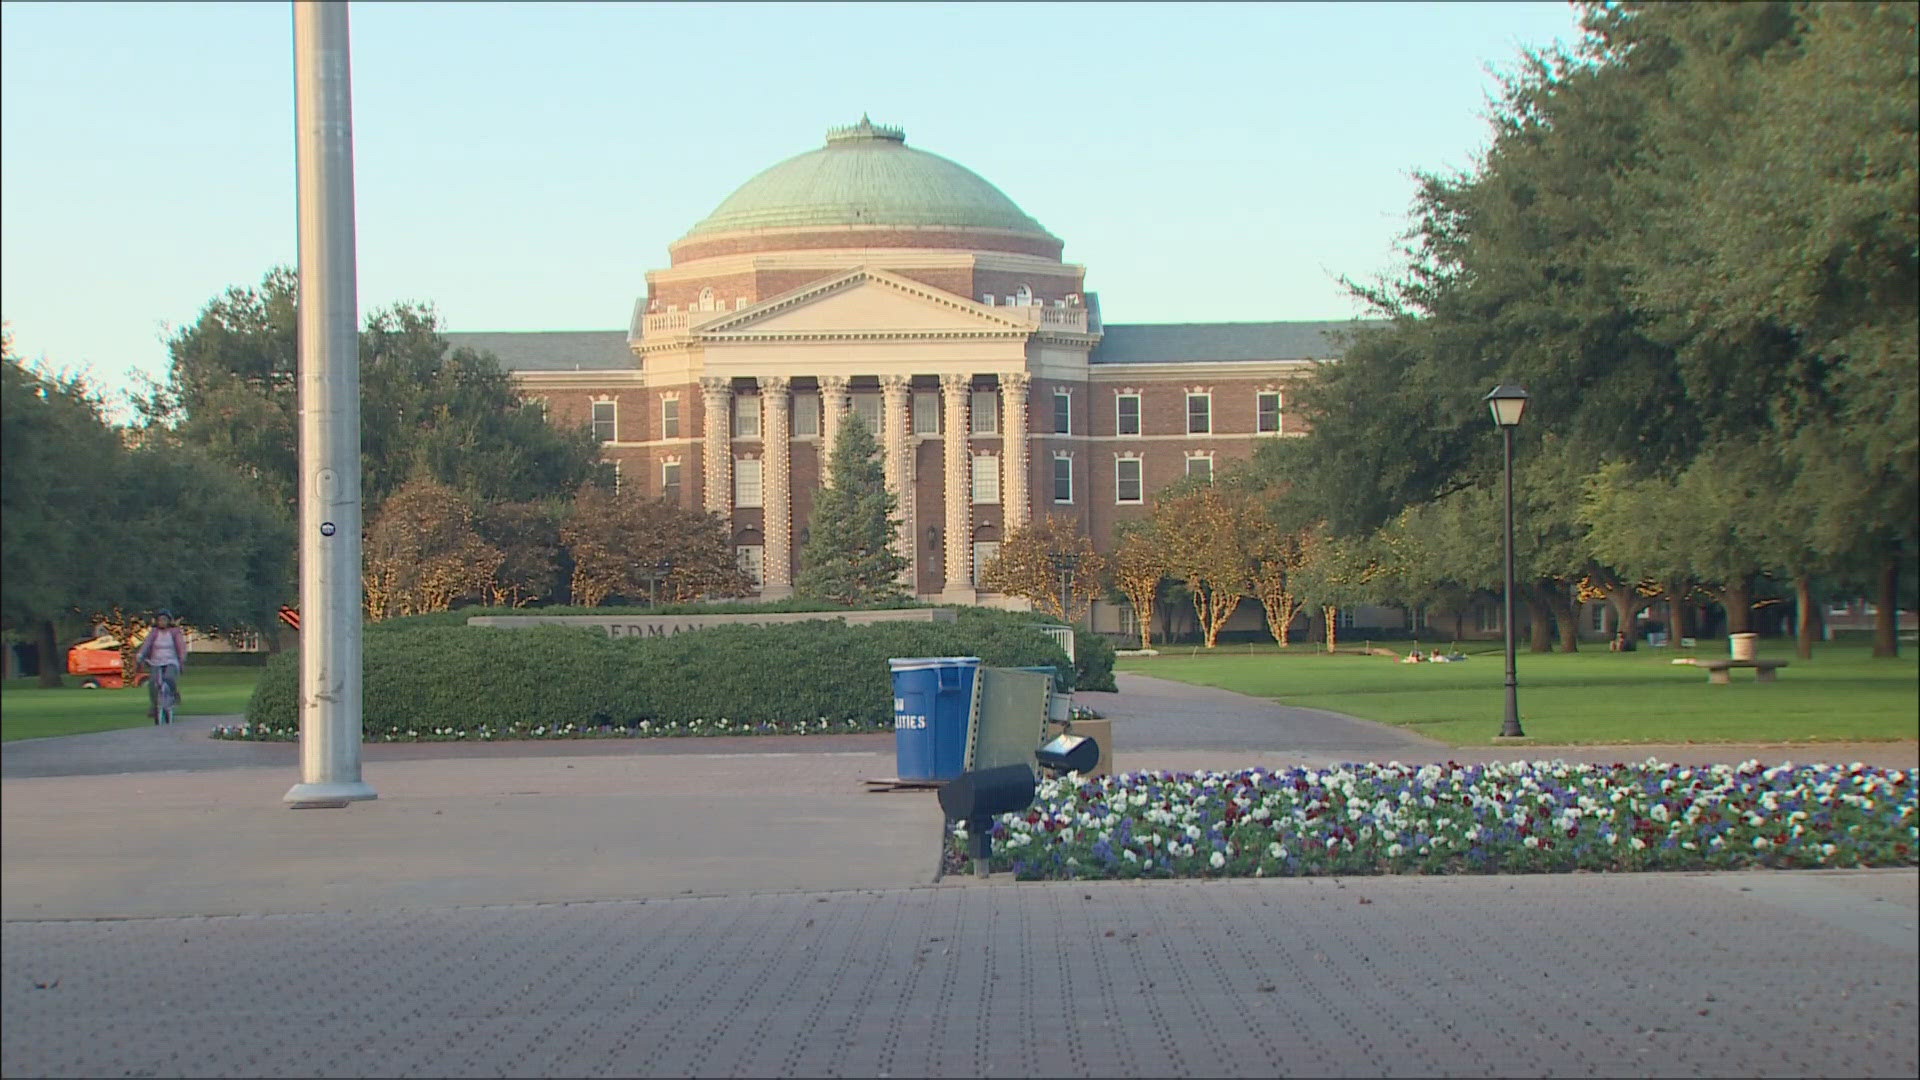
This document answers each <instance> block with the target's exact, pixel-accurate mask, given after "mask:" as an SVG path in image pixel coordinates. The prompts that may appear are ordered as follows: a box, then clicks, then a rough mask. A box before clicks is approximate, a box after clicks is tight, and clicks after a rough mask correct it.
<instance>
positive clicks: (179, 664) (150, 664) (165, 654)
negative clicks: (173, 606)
mask: <svg viewBox="0 0 1920 1080" xmlns="http://www.w3.org/2000/svg"><path fill="white" fill-rule="evenodd" d="M133 662H134V663H136V664H145V665H146V666H147V670H148V671H149V672H151V673H152V674H151V675H150V676H149V678H148V679H147V699H148V700H149V701H150V702H152V708H151V709H150V710H149V713H148V715H150V716H152V717H153V722H154V723H156V724H165V723H171V722H172V720H173V710H174V709H175V708H177V707H179V705H180V669H181V668H183V667H185V666H186V663H187V634H186V631H184V630H182V629H180V628H179V627H178V626H175V625H173V613H172V612H170V611H160V612H156V613H154V616H153V629H152V630H149V631H147V639H146V640H145V641H142V642H141V643H140V649H139V651H137V652H135V653H134V654H133Z"/></svg>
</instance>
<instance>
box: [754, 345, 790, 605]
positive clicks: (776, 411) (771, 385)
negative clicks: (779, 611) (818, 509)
mask: <svg viewBox="0 0 1920 1080" xmlns="http://www.w3.org/2000/svg"><path fill="white" fill-rule="evenodd" d="M788 385H789V384H788V381H787V379H786V377H785V376H781V375H763V376H761V377H760V413H761V416H760V422H761V425H762V428H761V431H762V435H763V445H764V446H765V448H766V449H765V452H764V453H763V454H762V455H761V460H762V463H763V464H762V469H763V471H764V475H763V478H762V483H764V484H765V485H766V489H765V491H764V492H762V494H763V495H764V496H765V498H763V499H762V500H761V503H762V505H764V506H765V507H766V509H765V510H763V511H762V516H763V517H764V518H765V522H764V524H765V528H764V530H763V531H764V532H765V534H766V538H767V539H766V545H767V546H766V584H764V585H763V586H761V589H760V595H761V596H762V597H765V598H766V599H769V600H771V599H776V598H779V597H782V596H789V595H792V593H793V457H792V454H791V453H790V450H791V446H790V445H789V442H788V439H789V438H790V436H791V435H792V433H793V425H792V423H791V421H790V419H789V418H790V417H791V416H792V414H793V412H792V410H793V406H792V398H791V397H789V396H788V393H787V388H788Z"/></svg>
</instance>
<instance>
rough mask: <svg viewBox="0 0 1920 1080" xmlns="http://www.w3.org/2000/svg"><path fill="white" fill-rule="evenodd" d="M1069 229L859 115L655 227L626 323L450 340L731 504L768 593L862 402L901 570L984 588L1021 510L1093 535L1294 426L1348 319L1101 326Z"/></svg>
mask: <svg viewBox="0 0 1920 1080" xmlns="http://www.w3.org/2000/svg"><path fill="white" fill-rule="evenodd" d="M1062 251H1063V245H1062V242H1061V241H1060V240H1059V239H1058V238H1056V237H1054V236H1053V235H1052V234H1050V233H1048V232H1047V230H1046V229H1045V228H1043V227H1042V226H1041V225H1040V224H1039V223H1038V222H1036V221H1034V220H1033V219H1032V218H1031V217H1028V216H1027V215H1026V214H1025V213H1024V212H1022V211H1021V210H1020V208H1019V207H1018V206H1016V205H1014V203H1013V201H1012V200H1010V199H1008V198H1007V197H1006V196H1005V195H1003V194H1002V193H1001V192H1000V191H999V190H998V189H997V188H995V187H994V186H993V185H991V184H989V183H988V182H987V181H985V180H983V179H982V178H980V177H979V176H977V175H975V174H974V173H972V172H970V171H968V170H967V169H965V168H963V167H961V166H960V165H957V164H955V163H954V162H951V161H948V160H947V159H945V158H942V157H939V156H937V155H934V154H930V153H927V152H925V151H922V150H918V149H914V148H911V147H909V146H908V145H907V144H906V140H905V138H904V135H903V133H902V132H901V131H899V130H898V129H894V128H888V127H882V126H878V125H875V124H873V123H871V122H869V121H867V120H866V119H864V118H863V119H862V120H861V122H860V123H859V124H856V125H853V126H850V127H845V128H837V129H834V130H832V131H830V132H829V133H828V136H827V141H826V145H825V146H824V147H821V148H819V149H815V150H812V151H809V152H807V153H803V154H800V155H798V156H796V157H793V158H789V159H788V160H786V161H783V162H781V163H779V164H777V165H774V166H773V167H772V168H769V169H767V170H766V171H764V172H762V173H760V174H759V175H757V176H755V177H753V178H752V179H751V180H748V181H747V182H746V183H745V184H744V185H742V186H741V187H740V188H739V189H738V190H737V191H735V192H734V193H733V194H732V195H730V196H728V197H727V198H726V200H725V201H723V202H722V203H721V204H720V205H719V207H718V208H717V209H715V210H714V212H713V213H712V214H710V215H708V216H707V217H706V218H705V219H704V220H702V221H700V222H699V223H697V224H696V225H694V226H693V228H692V229H690V230H689V231H688V232H687V234H686V235H685V236H682V237H681V238H680V239H679V240H677V241H675V242H674V243H672V244H671V245H669V247H668V255H669V265H668V266H667V267H666V268H664V269H659V270H654V271H651V272H649V273H648V274H647V294H646V295H645V296H644V297H641V298H640V299H639V300H638V301H637V302H636V303H635V304H634V308H633V312H632V318H631V320H630V322H629V325H628V329H627V330H626V331H625V332H621V331H608V332H552V333H452V334H448V335H447V337H448V338H449V339H451V340H452V341H453V343H454V344H456V345H465V346H469V347H473V348H476V349H484V350H487V351H491V352H493V353H494V354H495V355H497V356H498V357H499V358H500V360H501V363H502V365H503V366H504V367H505V368H506V369H507V370H508V371H509V372H510V373H511V374H512V375H513V377H514V379H515V381H516V382H517V384H518V385H519V386H520V387H521V389H522V391H523V392H524V393H525V394H526V395H527V396H529V397H531V398H537V399H541V400H543V401H544V403H545V406H546V409H547V413H548V416H549V417H550V418H551V419H553V420H554V421H555V422H559V423H568V424H586V423H590V424H592V425H593V428H594V430H595V432H596V434H597V435H598V436H599V438H600V439H601V442H602V444H603V446H604V447H605V453H606V457H607V458H608V460H610V461H612V462H615V463H616V465H617V467H618V470H619V477H620V483H621V484H622V486H623V487H625V486H629V485H631V486H637V487H639V488H640V489H641V490H642V491H644V492H646V493H647V494H649V495H664V496H665V497H667V498H669V499H673V500H675V501H677V502H679V503H681V504H683V505H687V506H698V507H704V508H705V509H707V510H710V511H712V512H714V513H716V514H719V515H720V516H721V517H723V518H724V519H725V520H726V521H727V523H728V527H729V530H730V531H731V533H732V535H733V537H734V541H735V544H736V546H737V548H738V549H739V552H740V557H741V560H742V563H743V565H745V566H747V567H748V569H749V570H750V571H751V572H752V573H753V575H754V577H755V578H756V579H757V580H758V581H760V582H761V589H762V595H764V596H767V597H769V598H772V597H778V596H783V595H786V594H788V593H790V592H791V591H792V583H793V578H794V575H795V573H796V572H797V571H798V569H799V556H800V551H801V549H802V547H803V546H804V544H805V540H806V535H807V521H808V516H809V514H810V512H811V508H812V503H813V495H814V492H815V490H816V489H817V488H818V487H819V485H820V482H821V474H822V472H823V466H824V463H825V462H826V460H827V458H828V455H829V454H830V453H831V448H832V446H833V442H834V438H835V436H836V434H837V432H838V430H839V428H840V420H841V417H842V416H843V415H845V414H846V413H848V412H849V411H851V412H854V413H858V414H859V415H861V416H862V417H863V418H864V419H865V420H866V421H867V423H868V425H869V426H870V427H871V428H872V429H873V430H874V432H875V434H876V435H877V436H878V438H879V441H880V444H881V447H882V449H883V451H884V454H885V459H886V475H887V481H888V484H889V486H890V487H892V489H893V490H894V491H895V492H896V493H897V494H898V495H899V496H900V507H901V510H900V512H901V516H902V518H903V520H904V524H903V526H902V528H901V534H900V538H899V543H900V548H901V551H902V552H904V553H910V554H911V556H912V569H911V570H910V574H911V580H912V586H913V591H914V592H915V593H916V594H917V595H918V596H920V597H922V598H926V599H935V600H942V601H948V602H984V603H993V602H996V600H997V599H998V598H997V597H995V596H994V595H992V594H986V593H982V592H981V590H980V589H979V588H978V586H977V585H976V582H977V580H978V576H979V572H980V569H981V568H982V567H983V566H984V564H985V562H986V561H987V560H988V559H989V558H991V556H992V555H993V553H994V552H995V551H996V550H997V547H998V544H999V542H1000V540H1001V539H1002V538H1003V537H1004V536H1005V535H1006V534H1007V532H1008V531H1009V530H1011V529H1014V528H1016V527H1018V526H1019V525H1021V524H1022V523H1024V522H1026V521H1028V520H1031V519H1032V518H1033V517H1034V516H1036V515H1040V514H1068V515H1071V516H1073V517H1074V518H1076V519H1077V520H1078V521H1079V523H1080V525H1081V527H1082V528H1083V529H1085V530H1086V531H1087V533H1088V535H1090V536H1091V537H1093V538H1094V540H1095V542H1096V543H1097V544H1099V545H1100V546H1101V547H1103V548H1104V547H1107V546H1108V545H1110V544H1111V542H1112V535H1113V526H1114V524H1115V523H1116V522H1119V521H1122V520H1125V519H1128V518H1131V517H1137V516H1140V515H1143V514H1145V513H1146V512H1147V511H1148V508H1149V507H1150V505H1151V502H1152V499H1153V495H1154V492H1155V491H1156V490H1158V489H1160V488H1162V487H1164V486H1165V485H1167V484H1168V483H1171V482H1172V481H1174V480H1176V479H1179V478H1181V477H1183V476H1187V475H1191V474H1194V473H1211V471H1212V470H1213V469H1214V468H1216V467H1217V466H1220V465H1224V464H1225V463H1226V462H1227V461H1229V460H1232V459H1235V458H1245V457H1247V456H1249V455H1250V454H1251V453H1252V452H1253V449H1254V447H1255V446H1256V445H1257V443H1258V441H1259V440H1261V439H1271V438H1285V437H1287V436H1289V435H1297V434H1300V431H1299V429H1298V423H1297V421H1295V420H1294V419H1293V418H1292V417H1290V416H1289V415H1288V412H1287V398H1288V390H1289V387H1290V386H1291V385H1292V384H1293V383H1294V381H1295V380H1297V379H1299V378H1300V377H1301V376H1303V375H1304V374H1306V373H1307V372H1309V371H1310V370H1312V368H1313V367H1314V366H1315V365H1316V364H1318V363H1321V362H1324V361H1327V360H1330V359H1333V358H1334V357H1336V356H1337V355H1338V350H1339V345H1338V340H1339V332H1340V331H1341V330H1343V329H1345V328H1346V327H1347V326H1348V324H1346V323H1328V322H1292V323H1286V322H1280V323H1276V322H1260V323H1206V324H1180V325H1147V324H1128V323H1110V322H1107V321H1105V320H1104V319H1103V318H1102V313H1101V310H1100V304H1099V299H1098V296H1097V295H1096V294H1095V293H1093V292H1091V291H1089V290H1088V289H1087V287H1086V269H1085V268H1084V267H1082V266H1079V265H1076V264H1073V263H1069V262H1064V261H1062V258H1061V256H1062ZM1123 615H1124V613H1122V612H1115V611H1107V610H1102V611H1100V612H1099V613H1097V616H1096V620H1097V623H1098V624H1099V625H1100V628H1101V629H1109V630H1118V629H1120V628H1121V623H1122V621H1123ZM1249 615H1251V616H1253V617H1254V618H1255V619H1256V621H1254V622H1253V623H1251V624H1250V625H1252V626H1258V622H1257V608H1254V609H1253V610H1252V611H1250V612H1249Z"/></svg>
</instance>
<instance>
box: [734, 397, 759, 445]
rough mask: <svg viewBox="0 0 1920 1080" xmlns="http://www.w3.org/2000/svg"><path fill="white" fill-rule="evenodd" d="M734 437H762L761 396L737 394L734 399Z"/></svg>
mask: <svg viewBox="0 0 1920 1080" xmlns="http://www.w3.org/2000/svg"><path fill="white" fill-rule="evenodd" d="M733 437H734V438H736V439H757V438H759V437H760V395H759V394H736V395H734V398H733Z"/></svg>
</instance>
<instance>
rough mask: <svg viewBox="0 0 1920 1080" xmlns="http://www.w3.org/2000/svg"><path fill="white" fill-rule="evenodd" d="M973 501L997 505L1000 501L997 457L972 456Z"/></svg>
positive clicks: (991, 455) (985, 455) (995, 455)
mask: <svg viewBox="0 0 1920 1080" xmlns="http://www.w3.org/2000/svg"><path fill="white" fill-rule="evenodd" d="M973 501H974V502H976V503H997V502H999V501H1000V457H999V455H997V454H975V455H974V458H973Z"/></svg>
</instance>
